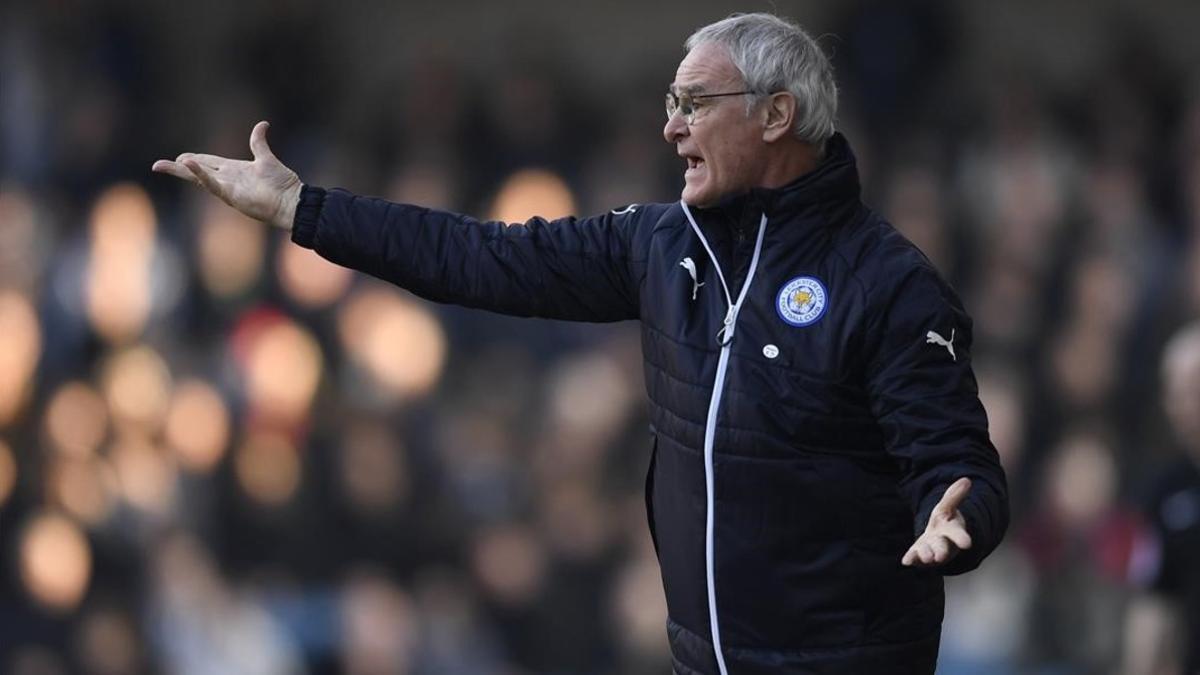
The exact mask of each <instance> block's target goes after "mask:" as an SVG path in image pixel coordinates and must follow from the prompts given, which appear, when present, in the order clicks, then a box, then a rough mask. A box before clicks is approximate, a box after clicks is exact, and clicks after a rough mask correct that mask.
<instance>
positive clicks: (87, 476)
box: [46, 456, 120, 526]
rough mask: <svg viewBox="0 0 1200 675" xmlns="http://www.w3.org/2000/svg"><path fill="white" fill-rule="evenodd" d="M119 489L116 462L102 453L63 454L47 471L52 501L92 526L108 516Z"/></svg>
mask: <svg viewBox="0 0 1200 675" xmlns="http://www.w3.org/2000/svg"><path fill="white" fill-rule="evenodd" d="M119 489H120V484H119V481H118V479H117V475H116V473H115V472H114V471H113V468H112V466H111V465H109V464H108V462H107V461H106V460H104V459H101V458H100V457H85V458H78V457H71V456H64V457H59V458H57V459H55V460H54V461H53V462H51V463H50V465H49V467H48V469H47V472H46V495H47V497H48V498H49V500H50V502H51V503H53V504H55V505H57V506H58V507H59V508H61V509H62V510H63V511H65V512H66V513H68V514H69V515H71V516H72V517H74V518H75V519H77V520H79V521H80V522H81V523H84V524H85V525H88V526H96V525H99V524H101V523H103V522H105V521H106V520H108V518H109V516H110V515H112V512H113V507H114V506H115V499H116V493H117V490H119Z"/></svg>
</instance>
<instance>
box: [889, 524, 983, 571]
mask: <svg viewBox="0 0 1200 675" xmlns="http://www.w3.org/2000/svg"><path fill="white" fill-rule="evenodd" d="M963 534H964V535H965V534H966V533H965V532H964V533H963ZM970 545H971V544H970V537H968V538H967V546H966V547H964V546H959V545H958V543H956V542H955V541H954V540H953V539H951V538H948V537H945V536H942V535H922V536H921V537H920V538H919V539H917V541H916V542H915V543H913V545H912V546H910V547H909V549H908V551H906V552H905V553H904V557H903V558H901V559H900V564H901V565H904V566H905V567H913V566H917V567H934V566H937V565H941V564H944V563H947V562H949V561H950V560H951V559H953V558H954V556H956V555H958V552H959V550H960V549H962V548H968V547H970Z"/></svg>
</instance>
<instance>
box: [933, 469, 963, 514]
mask: <svg viewBox="0 0 1200 675" xmlns="http://www.w3.org/2000/svg"><path fill="white" fill-rule="evenodd" d="M970 492H971V479H970V478H965V477H964V478H959V479H958V480H956V481H954V483H953V484H952V485H951V486H950V487H949V488H948V489H947V490H946V494H944V495H942V499H941V500H940V501H939V502H938V504H937V506H936V507H934V509H933V513H934V515H938V516H943V517H947V518H948V517H950V516H952V515H953V514H954V512H955V511H957V510H958V507H959V506H961V505H962V503H963V501H964V500H966V498H967V495H968V494H969V493H970Z"/></svg>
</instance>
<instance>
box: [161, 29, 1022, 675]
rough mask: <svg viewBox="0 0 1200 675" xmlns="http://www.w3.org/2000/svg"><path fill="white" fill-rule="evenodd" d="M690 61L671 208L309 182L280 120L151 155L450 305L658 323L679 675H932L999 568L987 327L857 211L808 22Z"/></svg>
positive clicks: (328, 253) (679, 106)
mask: <svg viewBox="0 0 1200 675" xmlns="http://www.w3.org/2000/svg"><path fill="white" fill-rule="evenodd" d="M687 50H688V52H687V56H686V57H685V58H684V59H683V62H682V63H680V65H679V68H678V70H677V72H676V75H675V80H674V82H673V83H672V84H671V85H670V88H669V91H668V94H667V115H668V121H667V124H666V126H665V128H664V129H663V135H664V137H665V138H666V140H667V142H668V143H670V144H672V145H673V146H674V147H675V149H676V151H677V153H678V154H679V155H680V156H681V157H683V158H684V159H685V160H686V162H687V169H686V171H685V173H684V188H683V193H682V198H681V199H680V201H678V202H674V203H668V204H647V205H632V206H629V207H627V208H622V209H616V210H614V211H612V212H609V213H606V214H604V215H601V216H596V217H592V218H584V219H576V218H565V219H561V220H556V221H550V222H548V221H545V220H542V219H536V218H535V219H533V220H531V221H529V222H528V223H525V224H524V225H517V226H512V227H506V226H505V225H504V224H501V223H480V222H477V221H474V220H472V219H470V218H467V217H464V216H459V215H455V214H450V213H446V212H440V211H431V210H428V209H425V208H422V207H418V206H409V205H397V204H389V203H387V202H384V201H382V200H378V199H369V198H362V197H357V196H355V195H352V194H350V193H348V192H345V191H342V190H323V189H320V188H315V187H311V186H304V185H302V184H301V182H300V180H299V178H298V177H297V176H296V175H295V174H294V173H292V172H291V171H290V170H289V169H287V168H286V167H284V166H283V165H282V164H281V163H279V161H278V160H277V159H276V158H275V157H274V155H272V154H271V152H270V149H269V148H268V147H267V144H266V137H265V133H266V126H265V124H263V123H260V124H259V125H258V126H256V127H255V129H254V132H253V133H252V134H251V149H252V151H253V152H254V156H255V159H254V161H253V162H237V161H232V160H227V159H224V158H219V157H212V156H206V155H192V154H185V155H181V156H180V157H179V159H178V160H176V161H175V162H171V161H165V160H164V161H160V162H158V163H156V164H155V166H154V169H155V170H156V171H163V172H166V173H170V174H173V175H176V176H178V177H180V178H185V179H188V180H192V181H195V182H197V183H200V184H201V185H203V186H204V187H206V188H207V189H209V190H210V191H212V192H213V193H214V194H216V195H217V196H219V197H221V198H222V199H224V200H225V201H226V202H228V203H230V204H231V205H233V206H234V207H236V208H238V209H240V210H242V211H243V212H245V213H247V214H249V215H251V216H254V217H256V218H259V219H261V220H265V221H268V222H271V223H273V224H275V225H278V226H280V227H284V228H289V229H291V230H292V239H293V241H295V242H296V243H298V244H300V245H302V246H308V247H311V248H314V249H316V250H317V251H318V252H319V253H320V254H321V255H323V256H325V257H326V258H328V259H330V260H332V261H334V262H337V263H340V264H344V265H347V266H350V267H354V268H356V269H359V270H363V271H365V272H368V273H370V274H373V275H376V276H378V277H380V278H383V279H387V280H389V281H392V282H394V283H396V284H398V285H400V286H403V287H404V288H407V289H409V290H411V291H413V292H414V293H417V294H418V295H421V296H423V297H426V298H429V299H432V300H436V301H439V302H454V303H458V304H463V305H467V306H472V307H481V308H485V309H490V310H494V311H499V312H505V313H509V314H517V315H525V316H528V315H534V316H543V317H551V318H560V319H571V320H583V321H616V320H622V319H637V320H640V321H641V324H642V343H643V352H644V357H645V375H646V387H647V390H648V392H649V395H650V400H651V405H652V420H653V425H652V432H653V438H654V449H653V454H652V459H651V468H650V474H649V476H648V477H647V508H648V511H649V519H650V527H651V532H652V534H653V535H654V538H655V545H656V549H657V551H658V555H659V561H660V563H661V566H662V574H663V585H664V588H665V590H666V596H667V604H668V609H669V622H668V633H669V636H670V641H671V650H672V653H673V656H674V668H675V670H676V671H677V672H678V673H680V674H681V675H693V674H695V673H705V674H710V673H721V674H722V675H725V674H727V673H738V674H743V673H856V674H862V673H898V674H899V673H914V674H915V673H932V672H933V669H934V664H935V661H936V656H937V648H938V640H939V635H940V629H941V620H942V605H943V591H942V575H943V574H954V573H960V572H964V571H967V570H970V569H973V568H974V567H975V566H977V565H978V564H979V562H980V561H981V560H982V559H983V557H984V556H986V555H987V553H988V552H990V551H991V550H992V549H993V548H994V547H995V546H996V544H997V543H998V542H999V540H1000V538H1001V536H1002V535H1003V533H1004V530H1005V528H1006V527H1007V523H1008V506H1007V491H1006V487H1005V479H1004V473H1003V471H1002V469H1001V468H1000V464H999V461H998V459H997V455H996V452H995V450H994V448H993V447H992V445H991V443H990V441H989V439H988V434H987V422H986V419H985V416H984V412H983V408H982V406H981V405H980V403H979V400H978V397H977V391H976V385H975V380H974V376H973V374H972V371H971V366H970V362H971V358H970V354H971V322H970V319H969V318H968V317H967V315H966V314H965V312H964V311H963V309H962V306H961V304H960V303H959V301H958V299H957V297H956V296H955V294H954V292H953V291H952V290H951V289H950V288H949V287H948V286H947V285H946V284H945V283H944V282H943V281H942V279H941V278H940V277H939V276H938V274H937V273H936V271H935V270H934V269H933V267H932V266H931V265H930V263H929V262H928V261H927V260H926V259H925V257H924V256H923V255H921V253H920V252H919V251H917V250H916V248H915V247H913V246H912V244H910V243H909V242H908V241H906V240H905V239H904V238H903V237H901V236H900V235H899V234H898V233H897V232H896V231H895V230H894V229H893V228H892V227H891V226H890V225H889V224H887V223H886V222H885V221H884V220H883V219H882V218H881V217H880V216H879V215H877V214H876V213H874V212H873V211H871V210H870V209H869V208H867V207H866V206H865V205H863V203H862V202H861V200H860V198H859V184H858V175H857V170H856V167H855V161H854V157H853V154H852V153H851V151H850V148H849V145H848V144H847V142H846V139H845V138H844V137H843V136H841V135H840V134H838V133H836V132H835V131H834V118H835V113H836V109H837V90H836V87H835V85H834V82H833V77H832V73H831V71H830V67H829V63H828V61H827V60H826V58H825V56H824V55H823V54H822V53H821V50H820V49H819V47H818V46H817V45H816V44H815V42H814V41H813V40H812V39H811V38H810V37H809V36H808V35H806V34H805V33H804V32H803V31H802V30H801V29H800V28H799V27H797V26H795V25H794V24H791V23H788V22H786V21H784V20H782V19H779V18H777V17H774V16H771V15H767V14H748V15H735V16H733V17H730V18H728V19H725V20H723V21H720V22H717V23H715V24H712V25H709V26H706V27H704V28H701V29H700V30H699V31H697V32H696V33H695V34H694V35H693V36H692V37H691V38H689V40H688V41H687ZM935 334H936V335H937V336H938V337H939V338H940V340H933V339H931V336H932V335H935Z"/></svg>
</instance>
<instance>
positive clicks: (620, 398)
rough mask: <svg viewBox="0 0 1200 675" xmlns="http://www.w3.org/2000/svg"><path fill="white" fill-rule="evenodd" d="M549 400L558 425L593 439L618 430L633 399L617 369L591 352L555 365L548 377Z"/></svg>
mask: <svg viewBox="0 0 1200 675" xmlns="http://www.w3.org/2000/svg"><path fill="white" fill-rule="evenodd" d="M550 400H551V401H552V402H553V403H552V405H553V414H554V419H555V420H556V421H557V422H558V423H560V424H562V425H564V427H566V428H567V429H569V430H570V431H572V432H575V433H578V434H579V435H581V436H585V437H589V438H594V437H595V436H597V435H600V434H603V433H605V432H608V431H612V430H615V429H619V428H620V425H621V423H622V422H623V421H624V418H625V416H626V415H627V414H628V411H629V409H630V406H631V404H632V403H633V400H634V399H633V390H632V386H631V384H630V383H629V382H628V381H627V380H626V378H625V376H624V373H623V372H622V370H621V366H620V365H619V364H618V363H616V362H615V361H614V360H613V359H612V358H610V357H608V356H606V355H604V354H602V353H594V354H589V355H585V356H579V357H572V358H568V359H566V360H564V361H562V362H560V363H559V364H558V366H557V367H556V368H555V370H554V372H553V374H552V375H551V380H550Z"/></svg>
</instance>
